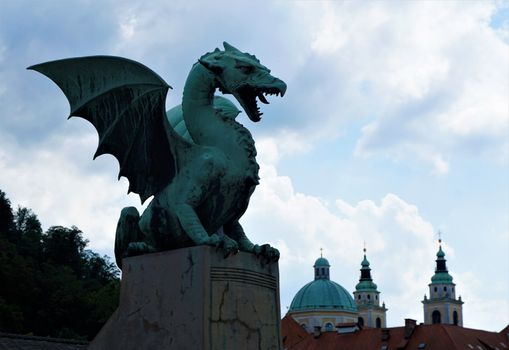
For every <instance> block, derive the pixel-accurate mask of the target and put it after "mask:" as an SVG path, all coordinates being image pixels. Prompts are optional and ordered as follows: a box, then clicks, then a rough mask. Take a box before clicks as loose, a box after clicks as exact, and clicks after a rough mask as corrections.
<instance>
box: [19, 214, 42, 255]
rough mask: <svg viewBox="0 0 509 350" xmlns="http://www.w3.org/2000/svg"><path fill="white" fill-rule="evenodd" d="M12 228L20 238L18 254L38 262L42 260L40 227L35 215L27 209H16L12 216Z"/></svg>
mask: <svg viewBox="0 0 509 350" xmlns="http://www.w3.org/2000/svg"><path fill="white" fill-rule="evenodd" d="M14 227H15V229H16V231H17V235H18V236H19V237H20V242H19V245H18V252H19V253H20V254H21V255H24V256H29V257H31V258H33V259H35V260H36V261H40V260H41V258H42V227H41V222H40V221H39V219H38V218H37V215H35V214H34V213H33V212H32V210H30V209H28V208H23V207H18V210H17V211H16V213H15V214H14Z"/></svg>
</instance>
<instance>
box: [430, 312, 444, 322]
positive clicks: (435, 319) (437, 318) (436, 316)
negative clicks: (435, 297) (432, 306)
mask: <svg viewBox="0 0 509 350" xmlns="http://www.w3.org/2000/svg"><path fill="white" fill-rule="evenodd" d="M431 322H432V323H433V324H438V323H441V322H442V321H441V317H440V311H438V310H435V311H433V313H432V314H431Z"/></svg>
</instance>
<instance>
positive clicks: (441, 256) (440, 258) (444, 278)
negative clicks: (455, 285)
mask: <svg viewBox="0 0 509 350" xmlns="http://www.w3.org/2000/svg"><path fill="white" fill-rule="evenodd" d="M436 263H437V266H436V269H435V274H434V275H433V277H431V284H450V283H452V276H451V275H450V274H449V271H447V266H446V259H445V253H444V251H443V250H442V245H440V246H439V248H438V252H437V260H436Z"/></svg>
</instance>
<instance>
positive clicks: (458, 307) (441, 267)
mask: <svg viewBox="0 0 509 350" xmlns="http://www.w3.org/2000/svg"><path fill="white" fill-rule="evenodd" d="M439 234H440V233H439ZM438 244H439V246H438V252H437V260H435V261H436V268H435V274H434V275H433V277H431V283H430V284H429V299H428V297H427V296H426V295H424V300H423V301H422V303H423V305H424V324H435V323H444V324H453V325H457V326H463V306H462V305H463V301H462V300H461V296H460V297H459V298H458V299H456V284H454V283H453V282H452V276H451V275H450V274H449V271H448V270H447V266H446V260H445V253H444V251H443V250H442V239H441V238H439V239H438Z"/></svg>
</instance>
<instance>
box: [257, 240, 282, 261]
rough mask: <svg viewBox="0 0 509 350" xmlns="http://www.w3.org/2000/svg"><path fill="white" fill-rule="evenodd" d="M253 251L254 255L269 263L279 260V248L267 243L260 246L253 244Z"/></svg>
mask: <svg viewBox="0 0 509 350" xmlns="http://www.w3.org/2000/svg"><path fill="white" fill-rule="evenodd" d="M253 253H255V254H256V256H261V257H262V258H264V259H265V260H266V261H267V262H269V263H270V262H276V261H278V260H279V250H277V249H276V248H273V247H271V246H270V245H269V244H263V245H261V246H260V245H258V244H255V245H254V247H253Z"/></svg>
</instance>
